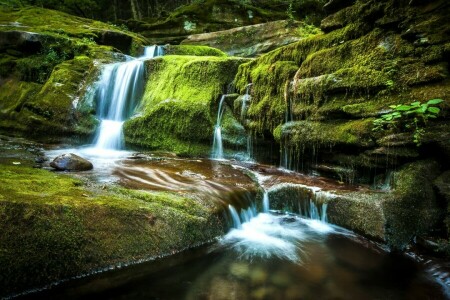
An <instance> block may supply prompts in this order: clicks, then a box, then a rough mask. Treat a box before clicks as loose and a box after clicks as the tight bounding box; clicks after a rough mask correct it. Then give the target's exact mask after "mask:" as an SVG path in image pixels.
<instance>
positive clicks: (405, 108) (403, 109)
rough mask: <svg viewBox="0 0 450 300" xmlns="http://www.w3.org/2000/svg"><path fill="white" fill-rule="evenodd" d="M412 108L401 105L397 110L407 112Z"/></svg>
mask: <svg viewBox="0 0 450 300" xmlns="http://www.w3.org/2000/svg"><path fill="white" fill-rule="evenodd" d="M411 108H412V107H411V106H409V105H399V106H397V107H396V108H395V109H396V110H399V111H407V110H410V109H411Z"/></svg>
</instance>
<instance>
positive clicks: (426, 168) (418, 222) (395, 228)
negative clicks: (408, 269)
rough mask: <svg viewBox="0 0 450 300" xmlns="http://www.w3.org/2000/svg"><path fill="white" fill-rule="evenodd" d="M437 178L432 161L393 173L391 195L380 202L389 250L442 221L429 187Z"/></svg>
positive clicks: (404, 243) (419, 162)
mask: <svg viewBox="0 0 450 300" xmlns="http://www.w3.org/2000/svg"><path fill="white" fill-rule="evenodd" d="M438 175H439V165H438V164H437V163H436V162H435V161H418V162H415V163H411V164H408V165H405V166H404V167H403V168H402V169H400V170H399V171H398V172H396V173H395V174H394V178H395V180H394V186H393V192H392V195H391V197H390V198H389V200H388V201H386V202H384V203H383V210H384V212H385V216H386V220H387V225H386V239H387V240H388V241H389V243H390V244H391V245H392V246H393V247H395V248H398V249H403V248H404V246H405V245H406V244H408V243H409V242H411V241H412V238H413V237H414V236H417V235H421V234H425V233H427V231H428V230H429V229H430V228H432V227H433V226H435V225H436V224H437V223H438V222H439V220H440V219H442V217H443V212H442V210H441V209H440V208H439V205H438V203H437V201H436V195H435V193H434V190H433V184H432V182H433V180H434V179H435V178H436V177H437V176H438Z"/></svg>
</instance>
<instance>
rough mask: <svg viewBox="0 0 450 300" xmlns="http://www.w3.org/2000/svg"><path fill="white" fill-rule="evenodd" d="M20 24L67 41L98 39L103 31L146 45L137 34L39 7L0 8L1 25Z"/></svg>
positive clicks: (5, 28)
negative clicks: (121, 35)
mask: <svg viewBox="0 0 450 300" xmlns="http://www.w3.org/2000/svg"><path fill="white" fill-rule="evenodd" d="M14 22H18V23H20V24H21V25H23V26H26V27H27V31H31V32H37V33H41V34H47V35H49V36H53V37H65V38H66V39H69V38H71V39H73V38H76V39H87V40H91V39H94V38H97V35H98V34H99V33H101V32H102V31H113V32H117V33H120V34H123V35H126V36H129V37H131V38H132V39H133V40H135V41H136V42H137V43H138V44H139V45H142V44H145V39H144V38H143V37H141V36H139V35H137V34H135V33H132V32H128V31H123V30H120V29H119V28H117V27H115V26H113V25H108V24H106V23H103V22H99V21H94V20H90V19H85V18H80V17H75V16H73V15H69V14H66V13H63V12H60V11H55V10H50V9H44V8H39V7H23V8H21V9H8V8H5V7H0V23H2V24H9V23H14ZM11 29H12V30H17V28H15V27H14V26H13V25H11V27H8V26H5V27H2V31H4V30H11Z"/></svg>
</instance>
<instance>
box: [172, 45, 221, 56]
mask: <svg viewBox="0 0 450 300" xmlns="http://www.w3.org/2000/svg"><path fill="white" fill-rule="evenodd" d="M164 49H165V54H166V55H193V56H218V57H221V56H227V55H226V54H225V53H224V52H222V51H220V50H219V49H216V48H212V47H207V46H190V45H167V46H165V47H164Z"/></svg>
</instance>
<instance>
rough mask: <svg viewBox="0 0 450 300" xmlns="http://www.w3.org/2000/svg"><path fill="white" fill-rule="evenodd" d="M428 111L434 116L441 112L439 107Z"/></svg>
mask: <svg viewBox="0 0 450 300" xmlns="http://www.w3.org/2000/svg"><path fill="white" fill-rule="evenodd" d="M428 111H429V112H430V113H432V114H436V115H437V114H438V113H439V112H440V111H441V110H440V109H439V107H433V106H432V107H428Z"/></svg>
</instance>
